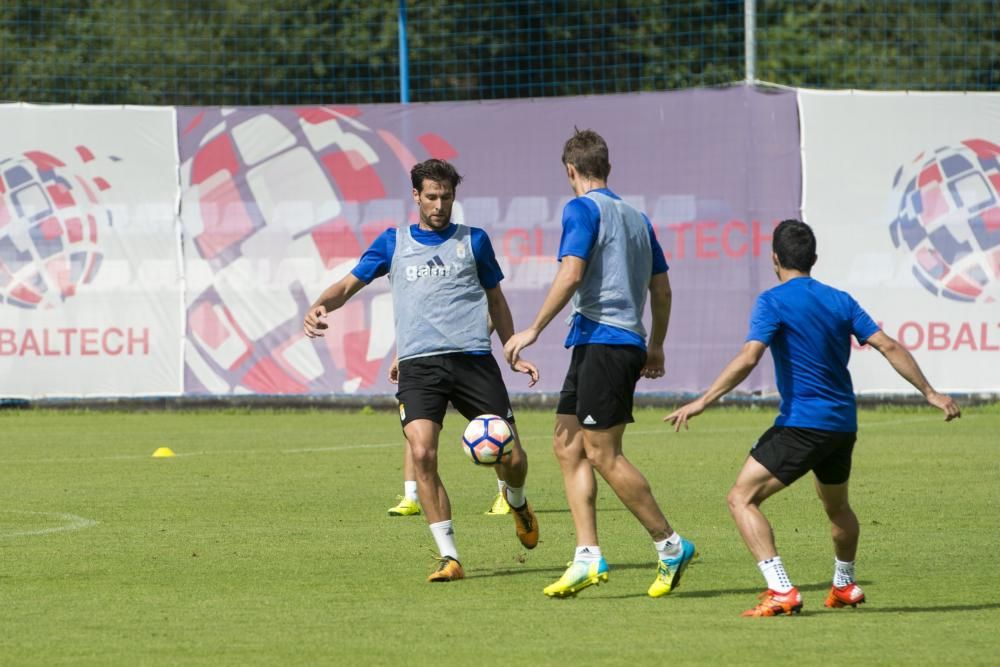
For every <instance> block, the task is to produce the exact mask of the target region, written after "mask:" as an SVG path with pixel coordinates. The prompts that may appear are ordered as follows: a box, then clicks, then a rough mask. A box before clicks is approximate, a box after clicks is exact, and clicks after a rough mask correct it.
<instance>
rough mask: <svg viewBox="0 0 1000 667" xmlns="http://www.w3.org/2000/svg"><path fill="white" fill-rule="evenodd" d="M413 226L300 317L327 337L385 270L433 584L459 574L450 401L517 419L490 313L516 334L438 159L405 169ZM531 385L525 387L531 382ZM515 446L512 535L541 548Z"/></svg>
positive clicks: (490, 264)
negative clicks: (440, 462)
mask: <svg viewBox="0 0 1000 667" xmlns="http://www.w3.org/2000/svg"><path fill="white" fill-rule="evenodd" d="M410 180H411V182H412V186H413V191H412V194H413V200H414V202H415V203H416V204H417V209H418V212H419V220H420V221H419V223H418V224H414V225H408V226H405V227H399V228H398V229H395V228H392V229H389V230H386V231H385V232H384V233H383V234H382V235H380V236H379V237H378V238H377V239H376V240H375V241H374V242H373V243H372V245H371V246H370V247H369V248H368V250H366V251H365V253H364V254H363V255H362V257H361V259H360V260H359V262H358V265H357V266H356V267H354V269H352V271H351V272H350V273H349V274H347V275H346V276H345V277H344V278H342V279H341V280H339V281H337V282H336V283H334V284H332V285H330V286H329V287H327V288H326V290H324V291H323V293H322V294H321V295H320V297H319V298H318V299H317V300H316V302H315V303H314V304H313V305H312V306H310V308H309V311H308V312H307V313H306V316H305V318H304V321H303V328H304V330H305V333H306V335H307V336H309V337H315V336H321V335H323V330H324V329H326V328H327V326H328V325H327V323H326V322H325V321H324V319H325V318H326V315H327V314H328V313H330V312H332V311H334V310H336V309H338V308H340V307H342V306H343V305H344V304H345V303H346V302H347V300H348V299H350V298H351V297H352V296H354V295H355V294H356V293H357V292H358V291H359V290H360V289H361V288H363V287H364V286H365V285H366V284H368V283H370V282H371V281H372V280H374V279H375V278H377V277H379V276H383V275H388V276H389V281H390V283H391V285H392V296H393V309H394V314H395V320H396V347H397V354H398V356H399V391H398V392H397V393H396V397H397V399H398V400H399V418H400V421H401V422H402V426H403V434H404V436H405V437H406V441H407V443H408V445H409V448H410V452H411V454H412V456H413V463H414V466H415V467H416V482H417V494H418V496H419V498H420V504H421V506H422V509H423V512H424V515H425V516H426V517H427V522H428V524H429V525H430V530H431V534H432V535H433V536H434V541H435V542H436V544H437V547H438V552H439V553H440V557H439V558H438V564H437V566H436V568H435V570H434V572H432V573H431V575H430V577H428V580H429V581H433V582H442V581H455V580H457V579H462V578H463V577H464V576H465V573H464V570H463V569H462V565H461V562H460V560H459V554H458V549H457V548H456V546H455V534H454V529H453V526H452V520H451V503H450V501H449V499H448V493H447V491H446V489H445V487H444V484H443V483H442V481H441V478H440V476H439V475H438V466H437V452H438V440H439V437H440V433H441V426H442V423H443V421H444V415H445V411H446V410H447V407H448V403H449V401H450V402H451V404H452V405H453V406H454V407H455V408H456V409H457V410H458V411H459V412H460V413H461V414H462V415H463V416H464V417H466V418H467V419H472V418H473V417H476V416H477V415H480V414H483V413H492V414H499V415H502V416H505V417H506V418H507V420H508V421H510V422H511V425H512V426H513V421H514V416H513V412H512V410H511V407H510V399H509V397H508V395H507V389H506V387H505V386H504V382H503V378H502V376H501V374H500V368H499V366H498V365H497V363H496V360H495V359H494V358H493V355H492V354H491V352H490V335H489V331H488V329H487V315H489V317H490V318H491V319H492V322H493V325H494V326H495V327H496V331H497V334H498V335H499V336H500V340H501V341H506V340H507V339H508V338H509V337H510V336H511V334H512V333H513V331H514V324H513V320H512V318H511V314H510V308H509V306H508V305H507V300H506V298H505V297H504V294H503V291H502V290H501V289H500V281H501V280H502V279H503V273H502V272H501V271H500V267H499V265H498V264H497V261H496V257H495V255H494V253H493V246H492V244H491V243H490V240H489V237H488V236H487V235H486V234H485V232H483V231H482V230H481V229H478V228H474V227H467V226H465V225H456V224H453V223H452V222H451V209H452V205H453V204H454V201H455V190H456V188H457V187H458V184H459V182H460V181H461V176H459V174H458V172H457V171H456V170H455V168H454V167H453V166H452V165H451V164H449V163H447V162H445V161H443V160H434V159H432V160H427V161H425V162H421V163H419V164H417V165H415V166H414V167H413V169H412V170H411V171H410ZM512 368H513V369H514V370H516V371H518V372H521V373H527V374H528V375H529V376H530V378H531V380H530V385H533V384H534V383H535V382H536V381H537V380H538V370H537V369H536V368H535V366H534V365H533V364H531V363H530V362H527V361H523V360H522V361H520V362H519V363H517V364H514V365H512ZM530 385H529V386H530ZM514 434H515V439H514V447H513V450H512V451H511V453H510V455H509V456H507V457H505V458H504V460H503V461H502V462H501V463H500V464H499V468H500V477H501V478H502V479H503V480H504V482H505V484H506V487H505V494H506V498H507V501H508V502H509V503H510V505H511V508H512V510H513V511H512V515H513V517H514V524H515V529H516V533H517V536H518V539H519V540H520V541H521V544H522V545H524V546H525V547H526V548H528V549H532V548H534V547H535V546H536V545H537V544H538V521H537V519H536V517H535V514H534V512H533V511H532V508H531V505H530V504H529V503H528V501H527V499H526V498H525V494H524V485H525V479H526V478H527V474H528V457H527V454H525V452H524V449H523V448H522V447H521V442H520V439H519V438H518V437H517V431H516V430H515V431H514Z"/></svg>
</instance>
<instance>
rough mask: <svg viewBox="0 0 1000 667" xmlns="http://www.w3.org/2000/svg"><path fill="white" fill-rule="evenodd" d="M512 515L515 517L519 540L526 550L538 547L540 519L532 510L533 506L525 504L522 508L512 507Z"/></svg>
mask: <svg viewBox="0 0 1000 667" xmlns="http://www.w3.org/2000/svg"><path fill="white" fill-rule="evenodd" d="M510 513H511V514H513V515H514V528H515V529H516V530H517V539H519V540H521V544H523V545H524V548H525V549H534V548H535V547H536V546H538V519H536V518H535V513H534V512H533V511H532V509H531V504H530V503H528V502H525V503H524V504H523V505H521V506H520V507H511V508H510Z"/></svg>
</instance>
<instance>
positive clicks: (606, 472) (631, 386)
mask: <svg viewBox="0 0 1000 667" xmlns="http://www.w3.org/2000/svg"><path fill="white" fill-rule="evenodd" d="M562 163H563V166H564V168H565V170H566V176H567V177H568V178H569V184H570V187H571V188H572V190H573V193H574V194H575V195H576V198H575V199H572V200H570V201H569V202H568V203H567V204H566V207H565V209H564V210H563V216H562V226H563V230H562V240H561V242H560V246H559V262H560V263H559V269H558V271H557V272H556V276H555V279H554V281H553V284H552V287H551V288H550V289H549V293H548V295H547V296H546V297H545V301H544V302H543V304H542V306H541V309H540V310H539V312H538V315H537V316H536V318H535V321H534V323H533V324H532V325H531V326H530V327H529V328H528V329H525V330H524V331H521V332H519V333H516V334H514V335H513V336H511V337H510V339H509V340H508V341H507V343H506V345H505V346H504V354H505V356H506V358H507V361H508V362H510V363H512V364H516V363H518V362H519V360H520V354H521V351H522V350H523V349H524V348H525V347H527V346H529V345H531V344H532V343H534V342H535V340H537V338H538V336H539V334H541V332H542V330H544V329H545V327H546V326H547V325H548V324H549V322H551V321H552V318H554V317H555V316H556V315H557V314H558V313H559V311H560V310H562V309H563V307H564V306H565V305H566V303H567V302H569V301H570V299H571V298H572V301H573V315H572V318H571V322H572V326H571V328H570V332H569V336H568V337H567V339H566V347H572V348H573V354H572V360H571V362H570V366H569V371H568V372H567V374H566V379H565V382H564V383H563V387H562V391H561V393H560V397H559V405H558V408H557V410H556V412H557V414H556V428H555V435H554V439H553V448H554V450H555V454H556V458H557V459H558V460H559V466H560V468H561V469H562V474H563V483H564V486H565V488H566V499H567V501H568V503H569V508H570V512H571V514H572V516H573V525H574V527H575V529H576V545H577V546H576V552H575V554H574V556H573V561H572V563H570V566H569V568H568V569H567V570H566V572H565V573H564V574H563V575H562V577H560V579H559V580H558V581H556V582H555V583H553V584H551V585H550V586H548V587H546V588H545V589H544V591H543V592H544V593H545V595H548V596H550V597H567V596H573V595H576V594H577V593H578V592H579V591H580V590H582V589H584V588H586V587H588V586H591V585H593V584H597V583H598V582H605V581H607V580H608V564H607V561H606V560H605V558H604V555H603V553H602V552H601V547H600V543H599V541H598V538H597V511H596V504H595V503H596V495H597V483H596V478H595V476H594V471H595V470H596V471H597V472H598V473H600V475H601V476H602V477H603V478H604V480H605V481H606V482H607V483H608V485H609V486H610V487H611V488H612V489H613V490H614V492H615V493H616V494H617V495H618V498H619V499H620V500H621V501H622V502H623V503H624V504H625V506H626V507H628V509H629V510H630V511H631V512H632V514H633V515H635V517H636V518H637V519H638V520H639V522H640V523H641V524H642V526H643V527H644V528H645V529H646V530H647V531H648V532H649V535H650V537H652V539H653V544H654V547H655V549H656V553H657V556H658V568H657V575H656V579H655V580H654V581H653V583H652V585H651V586H650V587H649V590H648V593H649V595H650V596H652V597H660V596H662V595H666V594H667V593H669V592H670V591H672V590H673V589H675V588H677V585H678V583H680V580H681V575H682V574H683V573H684V571H685V569H686V568H687V566H688V564H689V563H690V562H691V560H692V559H693V558H694V557H695V555H697V554H696V551H695V547H694V544H692V543H691V542H689V541H688V540H685V539H683V538H682V537H681V536H680V535H678V534H677V533H676V532H674V529H673V528H671V526H670V524H669V523H668V522H667V519H666V517H665V516H664V515H663V512H662V511H661V510H660V507H659V505H658V504H657V502H656V499H655V498H654V497H653V493H652V491H651V489H650V487H649V482H648V481H647V480H646V478H645V477H644V476H643V474H642V473H641V472H640V471H639V469H638V468H636V467H635V466H634V465H633V464H632V463H631V462H630V461H629V460H628V458H626V457H625V454H624V453H623V451H622V436H623V434H624V433H625V426H626V425H627V424H629V423H631V422H633V421H634V419H633V418H632V403H633V397H634V393H635V386H636V383H637V382H638V380H639V378H640V377H646V378H658V377H661V376H662V375H663V373H664V370H663V362H664V357H663V340H664V338H665V337H666V334H667V325H668V323H669V320H670V303H671V292H670V281H669V279H668V277H667V263H666V260H665V258H664V256H663V250H662V249H661V248H660V245H659V243H658V242H657V240H656V235H655V234H654V233H653V227H652V225H651V224H650V223H649V220H648V219H647V218H646V216H645V215H643V214H642V213H640V212H639V211H637V210H636V209H635V208H633V207H632V206H630V205H628V204H626V203H625V202H624V201H622V200H621V199H620V198H619V197H618V196H617V195H616V194H615V193H614V192H612V191H611V190H609V189H608V185H607V179H608V174H609V173H610V172H611V163H610V161H609V157H608V145H607V143H605V141H604V139H603V138H602V137H601V136H600V135H599V134H597V133H596V132H594V131H592V130H584V131H580V130H577V131H576V132H575V133H574V135H573V136H572V137H571V138H570V139H569V140H568V141H567V142H566V144H565V146H564V147H563V154H562ZM647 292H648V293H649V295H650V301H651V310H652V331H651V332H650V334H649V340H648V344H647V340H646V330H645V327H644V326H643V323H642V315H643V311H644V309H645V305H646V295H647Z"/></svg>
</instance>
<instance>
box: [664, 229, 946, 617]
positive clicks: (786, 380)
mask: <svg viewBox="0 0 1000 667" xmlns="http://www.w3.org/2000/svg"><path fill="white" fill-rule="evenodd" d="M772 250H773V252H772V253H771V261H772V262H773V263H774V272H775V273H776V274H777V275H778V280H779V281H780V284H779V285H778V286H777V287H774V288H771V289H769V290H767V291H765V292H763V293H762V294H760V296H758V297H757V302H756V303H755V304H754V309H753V314H752V315H751V317H750V332H749V333H748V334H747V338H746V342H745V343H744V345H743V349H742V350H741V351H740V353H739V354H737V355H736V357H735V358H734V359H733V360H732V361H730V362H729V364H728V365H727V366H726V367H725V369H723V371H722V373H721V374H720V375H719V377H718V378H716V379H715V381H714V382H713V383H712V385H711V386H710V387H709V388H708V390H707V391H706V392H705V393H704V394H703V395H702V396H700V397H699V398H698V399H696V400H694V401H692V402H690V403H688V404H687V405H684V406H682V407H680V408H678V409H677V410H675V411H674V412H672V413H670V414H669V415H667V416H666V417H665V418H664V421H669V422H671V423H673V425H674V430H675V431H679V430H680V429H681V427H682V426H683V427H684V428H687V427H688V421H689V420H690V419H691V418H692V417H694V416H695V415H698V414H701V412H702V411H703V410H704V409H705V408H706V407H708V406H709V405H711V404H712V403H713V402H714V401H716V400H718V399H719V398H721V397H722V396H724V395H725V394H727V393H728V392H729V391H731V390H732V389H733V388H735V387H736V386H737V385H739V384H740V382H742V381H743V380H744V379H745V378H746V377H747V375H749V374H750V371H752V370H753V369H754V368H755V367H756V366H757V364H758V363H759V362H760V359H761V357H762V356H763V354H764V350H765V349H766V348H768V347H770V348H771V356H772V358H773V359H774V369H775V375H776V377H777V382H778V392H779V393H780V395H781V405H780V407H779V409H778V417H777V419H775V421H774V426H773V427H771V428H770V429H768V430H767V431H766V432H765V433H764V434H763V435H762V436H760V438H759V439H758V440H757V443H756V444H755V445H754V446H753V447H752V448H751V449H750V454H749V456H748V457H747V459H746V462H745V463H744V465H743V469H742V470H741V471H740V473H739V476H738V477H737V478H736V483H735V484H734V485H733V488H732V489H731V490H730V492H729V497H728V502H729V511H730V513H731V514H732V516H733V519H734V520H735V521H736V526H737V528H738V529H739V531H740V535H742V537H743V541H744V542H745V543H746V545H747V548H748V549H749V550H750V553H752V554H753V556H754V558H756V559H757V567H759V568H760V571H761V573H762V574H763V575H764V579H765V580H766V581H767V590H766V591H765V592H764V594H763V595H762V596H761V602H760V604H758V605H757V606H755V607H753V608H752V609H749V610H747V611H746V612H744V613H743V616H779V615H783V614H794V613H798V612H799V611H800V610H801V609H802V596H801V595H800V594H799V591H798V589H797V588H795V586H794V585H793V584H792V581H791V578H789V576H788V573H787V572H786V571H785V567H784V564H783V563H782V561H781V557H780V556H779V555H778V550H777V548H776V547H775V543H774V533H773V532H772V530H771V524H770V523H769V522H768V520H767V519H766V518H765V517H764V515H763V514H762V513H761V511H760V505H761V503H763V502H764V501H765V500H767V499H768V498H769V497H771V496H772V495H774V494H775V493H777V492H778V491H781V490H782V489H784V488H785V487H787V486H789V485H790V484H792V483H793V482H794V481H795V480H797V479H798V478H800V477H802V476H803V475H805V474H806V473H808V472H810V471H812V473H813V475H815V477H816V492H817V494H818V495H819V499H820V501H821V502H822V503H823V508H824V509H825V510H826V515H827V517H829V519H830V525H831V529H832V535H833V548H834V554H835V559H834V572H833V585H832V586H831V588H830V592H829V594H828V595H827V598H826V603H825V604H826V606H827V607H833V608H840V607H846V606H848V605H849V606H851V607H856V606H857V605H858V604H860V603H862V602H864V601H865V594H864V591H862V590H861V587H860V586H858V585H857V583H856V582H855V580H854V558H855V554H856V552H857V548H858V536H859V534H860V529H859V526H858V519H857V516H855V514H854V510H852V509H851V505H850V503H849V502H848V498H847V487H848V479H849V477H850V474H851V452H852V451H853V449H854V442H855V438H856V435H857V433H856V432H857V428H858V427H857V407H856V405H855V400H854V389H853V386H852V384H851V375H850V373H849V372H848V370H847V361H848V358H849V357H850V353H851V340H850V339H851V336H852V335H853V336H854V337H855V338H856V339H857V341H858V342H859V343H861V344H868V345H871V346H872V347H874V348H875V349H876V350H878V351H879V352H881V353H882V355H883V356H884V357H885V358H886V359H887V360H888V361H889V363H890V364H891V365H892V367H893V368H894V369H895V370H896V372H897V373H899V374H900V375H901V376H902V377H903V378H905V379H906V380H907V381H908V382H909V383H910V384H912V385H913V386H914V387H916V388H917V389H918V390H920V393H921V394H923V395H924V398H926V399H927V402H928V403H930V404H931V405H933V406H935V407H937V408H940V409H941V410H942V411H943V412H944V415H945V421H951V420H952V419H954V418H956V417H959V416H961V413H960V412H959V408H958V406H957V405H956V404H955V402H954V401H952V399H951V398H949V397H948V396H945V395H943V394H939V393H938V392H936V391H935V390H934V388H933V387H932V386H931V385H930V383H929V382H928V381H927V379H926V378H925V377H924V374H923V372H922V371H921V370H920V367H919V366H918V365H917V362H916V361H915V360H914V358H913V356H912V355H911V354H910V353H909V352H908V351H907V350H906V348H904V347H902V346H901V345H900V344H899V343H897V342H896V341H895V340H893V339H892V338H891V337H889V336H888V335H886V334H885V332H883V331H881V330H880V329H879V327H878V325H877V324H875V322H874V321H873V320H872V318H871V317H869V316H868V313H866V312H865V311H864V310H863V309H862V308H861V306H859V305H858V303H857V302H856V301H855V300H854V299H853V298H852V297H851V295H849V294H847V293H846V292H841V291H839V290H836V289H834V288H832V287H829V286H827V285H824V284H823V283H821V282H819V281H818V280H814V279H813V278H812V277H810V275H809V274H810V271H811V270H812V267H813V264H814V263H815V262H816V238H815V237H814V236H813V232H812V229H810V228H809V226H808V225H806V224H805V223H803V222H800V221H798V220H785V221H784V222H782V223H781V224H779V225H778V226H777V228H775V230H774V236H773V240H772Z"/></svg>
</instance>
